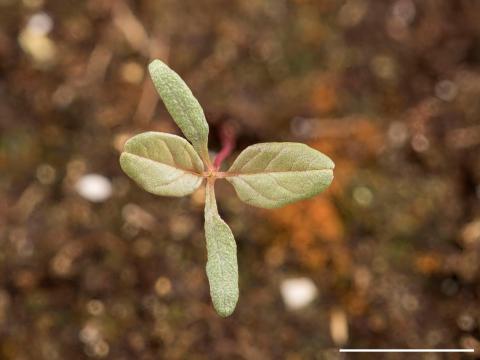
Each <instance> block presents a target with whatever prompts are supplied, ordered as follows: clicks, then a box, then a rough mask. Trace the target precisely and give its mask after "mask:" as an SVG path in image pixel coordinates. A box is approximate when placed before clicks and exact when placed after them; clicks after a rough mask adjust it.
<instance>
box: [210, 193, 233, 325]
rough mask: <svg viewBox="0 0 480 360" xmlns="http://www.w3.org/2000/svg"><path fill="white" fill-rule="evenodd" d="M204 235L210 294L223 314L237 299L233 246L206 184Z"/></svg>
mask: <svg viewBox="0 0 480 360" xmlns="http://www.w3.org/2000/svg"><path fill="white" fill-rule="evenodd" d="M205 237H206V239H207V257H208V260H207V276H208V282H209V283H210V296H211V297H212V302H213V306H214V307H215V310H216V311H217V313H218V314H219V315H221V316H223V317H226V316H229V315H230V314H231V313H232V312H233V310H235V306H236V305H237V301H238V264H237V245H236V244H235V239H234V238H233V234H232V231H231V230H230V228H229V227H228V225H227V224H226V223H225V221H223V220H222V218H221V217H220V215H218V210H217V202H216V200H215V191H214V188H213V184H207V189H206V198H205Z"/></svg>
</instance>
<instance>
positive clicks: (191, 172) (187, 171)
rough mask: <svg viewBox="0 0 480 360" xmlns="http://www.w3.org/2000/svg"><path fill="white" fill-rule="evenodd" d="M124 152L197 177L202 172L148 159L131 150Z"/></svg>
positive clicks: (200, 175)
mask: <svg viewBox="0 0 480 360" xmlns="http://www.w3.org/2000/svg"><path fill="white" fill-rule="evenodd" d="M125 153H126V154H129V155H132V156H134V157H136V158H140V159H142V160H147V161H149V162H152V163H154V164H161V165H164V166H168V167H171V168H173V169H177V170H180V171H183V172H186V173H190V174H192V175H195V176H198V177H203V175H202V174H200V173H197V172H194V171H192V170H189V169H184V168H182V167H178V166H172V165H170V164H165V163H162V162H160V161H156V160H152V159H149V158H147V157H145V156H141V155H137V154H134V153H131V152H128V151H125Z"/></svg>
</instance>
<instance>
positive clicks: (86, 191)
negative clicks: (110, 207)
mask: <svg viewBox="0 0 480 360" xmlns="http://www.w3.org/2000/svg"><path fill="white" fill-rule="evenodd" d="M75 189H76V190H77V192H78V194H79V195H80V196H81V197H83V198H85V199H87V200H89V201H92V202H102V201H105V200H107V199H108V198H109V197H110V196H111V195H112V184H111V182H110V180H108V179H107V178H106V177H105V176H103V175H99V174H87V175H84V176H82V177H81V178H80V179H79V180H78V181H77V183H76V184H75Z"/></svg>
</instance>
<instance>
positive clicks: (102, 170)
mask: <svg viewBox="0 0 480 360" xmlns="http://www.w3.org/2000/svg"><path fill="white" fill-rule="evenodd" d="M152 58H160V59H162V60H164V61H165V62H167V63H168V64H169V65H170V66H171V67H172V68H173V69H175V70H176V71H177V72H178V73H179V74H180V75H181V76H182V77H183V78H184V79H185V80H186V82H187V83H188V84H189V86H190V87H191V88H192V90H193V92H194V94H195V95H196V96H197V98H198V99H199V101H200V103H201V104H202V105H203V107H204V109H205V113H206V115H207V118H208V121H209V123H210V125H211V132H210V134H211V135H210V143H211V144H212V146H211V147H212V149H214V150H216V151H218V149H219V136H218V134H219V130H220V129H221V128H222V126H223V124H226V123H227V124H230V125H233V126H235V128H236V129H237V134H238V139H237V141H238V147H237V150H236V153H238V151H240V150H241V149H242V148H244V147H246V146H248V145H251V144H253V143H256V142H269V141H300V142H305V143H308V144H309V145H311V146H313V147H315V148H317V149H319V150H321V151H323V152H325V153H326V154H328V155H329V156H330V157H331V158H332V159H333V160H334V161H335V163H336V170H335V180H334V183H333V185H332V187H331V188H330V189H329V190H328V191H327V192H325V193H323V194H322V195H320V196H317V197H315V198H313V199H311V200H307V201H303V202H300V203H297V204H294V205H290V206H287V207H284V208H281V209H277V210H274V211H268V210H261V209H256V208H252V207H249V206H248V205H245V204H243V203H241V202H240V201H239V200H238V198H237V197H236V196H235V193H234V191H233V189H232V188H231V187H230V186H229V185H228V184H223V183H222V184H220V183H219V184H218V185H217V191H218V195H217V197H218V199H219V207H220V211H221V213H222V215H223V216H224V218H225V219H226V221H227V222H228V223H229V224H230V226H231V227H232V230H233V232H234V234H235V237H236V240H237V243H238V259H239V267H240V293H241V295H240V301H239V303H238V306H237V309H236V311H235V313H234V314H233V316H232V317H230V318H228V319H222V318H220V317H219V316H218V315H216V313H215V312H214V310H213V308H212V306H211V303H210V297H209V290H208V283H207V279H206V276H205V272H204V266H205V261H206V253H205V245H204V234H203V203H204V198H203V196H204V194H203V192H202V191H198V192H196V193H195V194H193V195H192V196H191V197H185V198H161V197H155V196H153V195H150V194H148V193H146V192H145V191H143V190H141V189H140V188H139V187H138V186H136V185H135V184H134V183H133V182H132V181H131V180H130V179H129V178H127V177H126V176H125V175H124V174H123V173H122V172H121V170H120V167H119V165H118V156H119V153H120V151H121V149H122V146H123V143H124V141H125V140H126V139H127V138H128V137H130V136H132V135H134V134H137V133H139V132H142V131H146V130H155V131H166V132H171V133H176V134H179V129H178V128H177V127H176V126H175V124H174V123H173V121H172V120H171V118H170V116H169V115H168V113H167V112H166V110H165V108H164V106H163V104H162V103H161V101H159V98H158V96H157V95H156V93H155V91H154V89H153V86H152V84H151V82H150V79H149V77H148V75H147V74H146V72H145V70H146V65H147V64H148V63H149V61H150V60H151V59H152ZM479 99H480V1H474V0H458V1H454V0H451V1H447V0H445V1H441V0H436V1H435V0H426V1H414V0H388V1H374V0H370V1H369V0H347V1H333V0H270V1H262V0H249V1H241V0H231V1H227V0H224V1H219V0H211V1H198V0H186V1H177V0H139V1H125V0H88V1H78V0H69V1H66V0H21V1H20V0H0V358H1V359H15V360H23V359H49V360H55V359H90V358H91V359H96V358H97V359H142V360H143V359H145V360H147V359H289V360H297V359H342V358H347V357H342V356H341V355H340V354H339V353H338V348H339V347H341V346H344V347H359V348H368V347H375V348H401V347H407V348H417V347H420V348H428V347H433V348H458V347H468V348H474V349H475V350H476V351H477V352H479V351H480V306H479V297H480V279H479V275H480V269H479V266H480V199H479V198H480V185H479V184H480V156H479V154H480V152H479V150H480V120H479V119H480V100H479ZM233 158H234V157H232V158H230V159H229V161H232V159H233ZM350 358H355V359H357V358H358V359H369V358H372V357H371V356H365V355H364V356H362V355H356V356H355V357H353V356H352V357H350ZM377 358H388V359H402V358H403V357H402V356H400V355H394V354H392V355H391V356H385V357H377ZM409 358H422V359H423V358H425V359H444V358H448V359H450V358H451V359H460V358H461V357H460V356H458V355H454V354H451V355H450V356H448V357H444V356H441V355H434V354H430V355H425V356H420V355H418V356H417V357H413V356H412V357H409Z"/></svg>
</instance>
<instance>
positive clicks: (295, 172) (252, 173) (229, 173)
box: [219, 168, 333, 179]
mask: <svg viewBox="0 0 480 360" xmlns="http://www.w3.org/2000/svg"><path fill="white" fill-rule="evenodd" d="M313 171H330V172H333V168H328V169H308V170H292V171H258V172H250V173H240V172H238V173H237V172H233V173H232V172H228V171H227V172H224V173H219V174H221V176H219V177H222V178H226V179H228V178H231V177H238V176H254V175H268V174H292V175H293V174H297V173H308V172H313Z"/></svg>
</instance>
